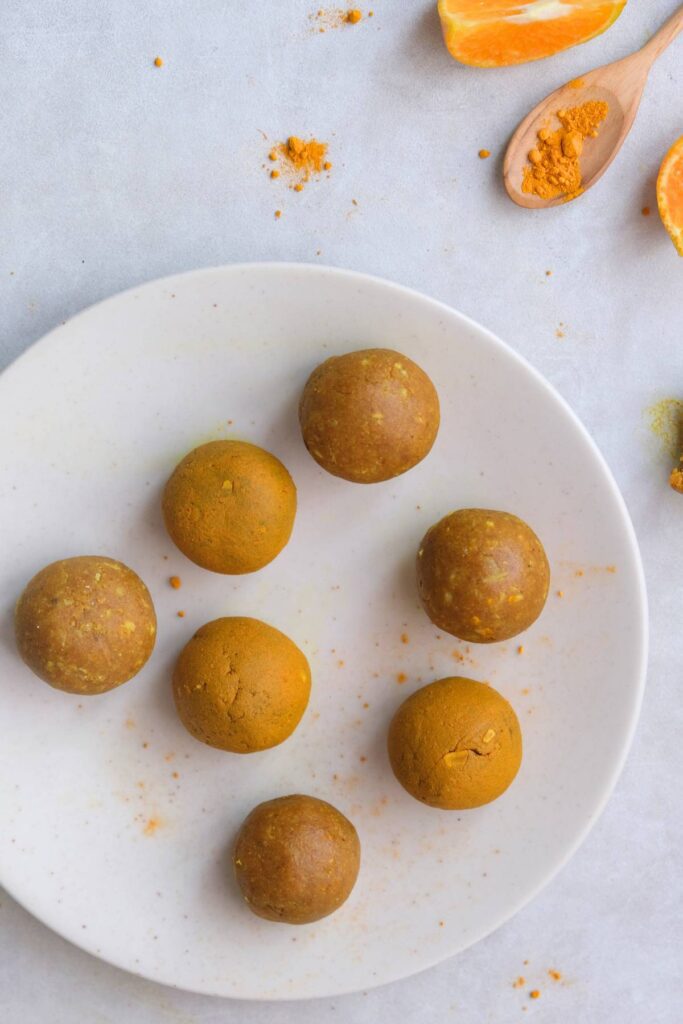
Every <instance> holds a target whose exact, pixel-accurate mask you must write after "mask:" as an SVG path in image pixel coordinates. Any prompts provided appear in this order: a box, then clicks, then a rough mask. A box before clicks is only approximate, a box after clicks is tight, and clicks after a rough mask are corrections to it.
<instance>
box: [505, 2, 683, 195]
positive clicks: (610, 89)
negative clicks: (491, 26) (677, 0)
mask: <svg viewBox="0 0 683 1024" xmlns="http://www.w3.org/2000/svg"><path fill="white" fill-rule="evenodd" d="M682 29H683V6H682V7H679V9H678V11H677V12H676V13H675V14H674V15H673V16H672V17H671V18H669V20H668V21H667V22H666V24H665V25H663V26H662V27H661V28H660V30H659V32H657V33H656V35H654V36H653V37H652V39H651V40H650V41H649V43H647V44H646V45H645V46H644V47H643V48H642V50H638V51H637V52H636V53H632V54H631V55H630V56H629V57H624V58H623V60H618V61H616V62H615V63H614V64H607V65H605V67H602V68H597V70H595V71H591V72H589V73H588V74H587V75H582V76H581V78H578V79H576V80H575V81H573V82H569V83H568V84H567V85H563V86H562V88H561V89H556V90H555V92H553V93H551V94H550V96H546V98H545V99H544V100H543V101H542V102H541V103H539V104H538V106H537V107H536V108H535V109H534V110H532V111H531V113H530V114H529V115H528V116H527V117H525V118H524V120H523V121H522V123H521V124H520V126H519V128H518V129H517V131H516V132H515V134H514V135H513V136H512V139H511V140H510V144H509V146H508V149H507V153H506V154H505V162H504V164H503V178H504V181H505V188H506V189H507V191H508V195H509V196H510V198H511V199H512V200H514V202H515V203H517V205H518V206H525V207H527V209H533V210H536V209H541V208H545V207H547V206H559V205H560V204H561V203H563V202H565V199H564V198H563V197H562V196H559V197H558V198H556V199H541V198H540V197H539V196H536V195H530V194H528V193H526V192H522V179H523V177H524V168H525V167H526V166H527V165H528V155H529V151H530V150H531V149H533V148H534V147H535V146H536V144H537V133H538V131H539V130H540V129H541V128H544V127H552V125H553V123H555V124H556V125H557V126H559V122H557V119H556V115H557V111H558V110H563V109H565V108H567V107H577V106H580V105H581V104H582V103H586V102H587V101H589V100H604V101H605V102H606V103H607V104H608V106H609V113H608V115H607V117H606V119H605V120H604V121H603V123H602V125H601V126H600V133H599V135H598V137H597V139H589V140H587V142H586V148H585V149H584V152H583V155H582V158H581V172H582V176H583V190H584V192H587V191H588V189H589V188H591V187H592V186H593V185H595V183H596V181H599V180H600V178H601V177H602V176H603V174H604V173H605V171H606V170H607V168H608V167H609V165H610V164H611V163H612V161H613V160H614V158H615V156H616V155H617V153H618V152H619V150H620V149H621V147H622V145H623V143H624V141H625V139H626V136H627V135H628V133H629V132H630V130H631V127H632V125H633V122H634V120H635V116H636V114H637V112H638V107H639V106H640V98H641V96H642V95H643V90H644V88H645V83H646V82H647V76H648V75H649V73H650V68H651V67H652V65H653V64H654V62H655V61H656V60H657V58H658V57H659V56H660V54H662V53H663V52H664V50H665V49H666V48H667V46H668V45H669V44H670V43H672V42H673V41H674V39H675V38H676V36H677V35H678V33H679V32H680V31H681V30H682ZM581 194H583V193H581Z"/></svg>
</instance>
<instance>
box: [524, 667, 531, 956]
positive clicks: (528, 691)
mask: <svg viewBox="0 0 683 1024" xmlns="http://www.w3.org/2000/svg"><path fill="white" fill-rule="evenodd" d="M530 693H531V691H530V689H529V687H528V686H525V687H524V689H523V690H522V696H523V697H528V696H529V694H530ZM524 963H525V964H528V963H529V961H528V960H525V961H524Z"/></svg>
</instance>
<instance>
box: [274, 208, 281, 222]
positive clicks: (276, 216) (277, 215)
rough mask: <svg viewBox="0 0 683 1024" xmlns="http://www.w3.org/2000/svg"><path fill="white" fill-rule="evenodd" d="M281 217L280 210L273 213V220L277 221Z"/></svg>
mask: <svg viewBox="0 0 683 1024" xmlns="http://www.w3.org/2000/svg"><path fill="white" fill-rule="evenodd" d="M281 216H282V210H276V211H275V220H279V219H280V217H281Z"/></svg>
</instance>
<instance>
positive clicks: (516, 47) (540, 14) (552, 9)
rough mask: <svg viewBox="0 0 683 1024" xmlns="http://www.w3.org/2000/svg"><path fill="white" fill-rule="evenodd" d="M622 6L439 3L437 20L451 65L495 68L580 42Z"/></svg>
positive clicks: (581, 1) (598, 2)
mask: <svg viewBox="0 0 683 1024" xmlns="http://www.w3.org/2000/svg"><path fill="white" fill-rule="evenodd" d="M625 6H626V0H439V15H440V17H441V27H442V29H443V34H444V39H445V41H446V46H447V47H448V49H449V50H450V52H451V54H452V55H453V56H454V57H455V59H456V60H459V61H460V62H461V63H462V64H471V65H473V66H474V67H480V68H500V67H504V66H505V65H506V64H525V63H526V62H527V61H530V60H540V59H541V58H542V57H552V55H553V54H555V53H559V52H560V51H561V50H566V49H567V48H568V47H570V46H576V45H578V43H585V42H587V41H588V40H589V39H593V37H594V36H597V35H600V33H601V32H604V31H605V29H608V28H609V27H610V25H612V24H613V23H614V22H615V21H616V20H617V18H618V17H619V15H620V14H621V12H622V11H623V9H624V7H625Z"/></svg>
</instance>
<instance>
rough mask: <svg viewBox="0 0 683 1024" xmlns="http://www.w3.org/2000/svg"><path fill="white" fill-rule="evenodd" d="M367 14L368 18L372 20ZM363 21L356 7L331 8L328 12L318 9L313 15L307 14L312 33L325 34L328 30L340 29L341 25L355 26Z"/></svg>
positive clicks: (360, 12)
mask: <svg viewBox="0 0 683 1024" xmlns="http://www.w3.org/2000/svg"><path fill="white" fill-rule="evenodd" d="M373 15H374V11H373V12H372V14H371V13H370V12H368V17H369V18H372V17H373ZM362 19H363V12H362V11H361V10H359V8H357V7H351V8H347V7H332V8H330V9H328V10H326V9H325V8H322V7H321V8H319V9H318V10H317V11H315V12H314V13H313V14H309V16H308V20H309V21H311V22H313V26H314V28H313V31H315V32H326V31H327V29H328V28H341V27H342V25H357V24H358V22H359V21H362Z"/></svg>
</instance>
